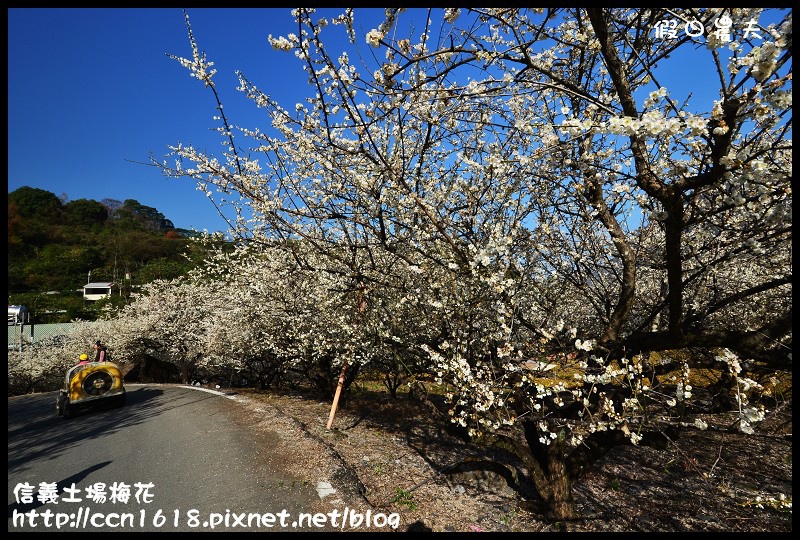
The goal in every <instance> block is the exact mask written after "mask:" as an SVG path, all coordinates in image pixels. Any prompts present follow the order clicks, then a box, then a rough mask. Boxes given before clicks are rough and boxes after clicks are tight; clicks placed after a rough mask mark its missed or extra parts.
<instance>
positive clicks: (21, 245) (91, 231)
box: [7, 186, 203, 322]
mask: <svg viewBox="0 0 800 540" xmlns="http://www.w3.org/2000/svg"><path fill="white" fill-rule="evenodd" d="M63 199H64V197H63V196H62V198H59V197H58V196H56V195H55V194H54V193H51V192H49V191H46V190H43V189H39V188H33V187H28V186H23V187H21V188H19V189H17V190H15V191H13V192H11V193H9V194H8V214H7V215H8V301H9V304H24V305H27V306H28V308H29V309H30V310H31V312H32V313H34V314H37V313H39V314H41V313H44V312H45V311H59V312H61V313H60V315H58V316H56V317H55V318H56V319H59V320H60V319H65V320H69V319H71V318H73V317H76V316H79V317H81V318H94V316H93V315H94V313H93V312H94V311H96V309H97V308H101V307H102V306H93V308H94V309H88V306H86V305H85V303H84V301H83V298H82V295H81V294H80V293H78V292H77V291H78V290H79V289H81V287H82V286H83V285H84V284H86V283H87V282H88V281H89V280H90V279H91V281H93V282H95V281H113V282H115V283H118V284H120V286H121V287H120V290H119V293H120V294H119V296H117V297H116V298H113V299H112V302H111V303H113V304H118V303H124V302H125V301H126V299H127V297H128V296H129V295H130V292H131V290H132V289H135V288H136V287H137V286H140V285H142V284H144V283H149V282H151V281H153V280H155V279H170V278H174V277H177V276H179V275H182V274H184V273H186V272H187V271H188V270H189V269H190V268H192V267H194V266H195V265H196V264H197V262H198V261H200V260H201V259H202V257H203V250H202V249H201V248H200V247H199V246H197V245H196V243H193V242H191V241H190V238H191V237H192V236H193V235H194V234H195V233H194V231H190V230H186V229H177V228H175V227H174V226H173V224H172V222H171V221H170V220H169V219H167V217H166V216H164V215H163V214H162V213H161V212H159V211H158V210H157V209H155V208H152V207H149V206H145V205H143V204H140V203H139V202H138V201H136V200H134V199H126V200H125V201H119V200H114V199H102V200H101V201H96V200H92V199H78V200H74V201H67V200H63ZM184 254H188V255H189V256H188V257H186V256H185V255H184ZM43 293H47V294H43ZM53 318H54V317H50V319H53ZM48 322H54V321H48Z"/></svg>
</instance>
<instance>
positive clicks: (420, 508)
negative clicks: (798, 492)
mask: <svg viewBox="0 0 800 540" xmlns="http://www.w3.org/2000/svg"><path fill="white" fill-rule="evenodd" d="M237 399H239V400H240V401H242V402H243V403H245V404H247V406H248V407H249V408H250V410H251V411H253V412H254V414H256V415H260V416H259V418H261V424H262V425H263V426H264V427H265V429H271V430H273V431H276V432H279V433H280V434H281V437H282V439H283V441H284V442H283V443H282V448H278V449H276V452H277V453H278V454H277V455H280V456H283V457H282V458H281V459H284V460H286V461H287V462H291V467H294V468H295V469H296V471H297V473H298V475H302V474H309V471H312V470H313V471H314V472H313V474H317V475H321V476H326V477H327V478H333V479H334V480H335V482H334V484H336V485H338V487H339V489H340V490H341V491H342V493H340V497H339V498H337V499H336V500H335V501H333V502H335V503H337V504H345V503H346V504H350V505H351V506H353V505H354V506H357V507H359V508H361V509H362V510H363V509H365V508H368V509H372V511H373V512H383V513H386V514H388V513H390V512H396V513H398V514H399V515H400V526H399V527H398V529H397V530H398V531H434V532H439V531H450V532H461V531H465V532H469V531H474V532H514V531H517V532H521V531H524V532H564V531H568V532H640V531H641V532H645V531H651V532H695V531H697V532H701V531H717V532H791V530H792V508H791V497H792V438H791V410H790V409H788V410H787V409H784V410H781V411H779V413H777V414H774V415H772V416H771V417H770V418H768V421H765V422H764V423H762V425H760V426H759V430H758V431H757V434H756V435H755V436H745V435H742V434H739V433H735V432H730V431H724V430H714V429H709V430H706V431H698V430H691V431H688V432H686V433H684V434H683V435H682V436H681V438H680V439H679V440H678V441H677V442H676V445H674V446H670V448H668V449H667V450H655V449H652V448H647V447H633V446H627V447H618V448H615V449H614V450H613V451H612V453H610V454H609V455H607V456H606V457H605V458H603V459H602V460H601V461H600V462H599V463H598V464H597V465H596V466H595V467H594V468H593V470H591V471H590V472H589V473H588V474H587V475H586V476H585V477H584V478H583V479H582V480H581V481H580V482H579V483H578V484H577V485H576V486H575V497H576V503H577V506H578V509H579V512H580V514H581V517H580V519H577V520H575V521H571V522H568V523H565V522H554V521H552V520H549V519H547V517H546V514H545V513H544V512H543V510H542V509H541V508H540V507H539V506H538V505H537V504H536V497H535V495H534V494H532V493H531V492H530V491H529V490H527V489H526V488H525V487H524V485H522V486H521V485H520V484H519V483H517V482H516V481H515V479H514V476H513V474H512V472H513V471H516V472H517V473H519V472H521V469H519V468H518V467H517V464H515V463H513V462H512V461H509V460H508V458H503V457H501V456H492V455H488V454H486V452H485V451H483V450H481V449H480V448H475V447H471V446H469V445H466V444H464V443H463V442H461V441H459V440H458V439H455V438H453V437H451V436H449V435H448V434H447V433H445V432H444V431H443V430H442V429H441V427H440V426H438V425H437V424H436V423H435V422H433V421H432V420H431V414H430V412H429V411H428V410H427V409H426V408H425V407H424V406H422V405H421V404H420V402H418V401H415V400H413V399H410V398H408V397H406V396H400V397H398V398H396V399H390V398H388V397H387V396H386V395H385V394H384V395H381V394H380V393H377V392H376V393H369V392H362V393H359V394H358V395H356V396H352V397H349V398H348V400H347V402H346V403H344V404H343V405H342V406H341V407H340V408H339V409H338V410H337V411H336V414H335V417H334V420H333V425H332V429H331V430H328V429H326V424H327V421H328V417H329V413H330V408H331V403H330V402H326V401H321V400H319V398H315V397H313V396H310V395H303V394H302V393H279V392H255V391H242V390H237ZM729 420H730V419H726V418H708V419H707V421H708V423H709V425H710V426H712V427H714V426H724V425H727V424H726V422H728V421H729ZM326 463H327V465H326ZM334 469H335V470H334ZM781 495H783V496H784V497H785V502H782V503H781V502H774V501H780V497H781Z"/></svg>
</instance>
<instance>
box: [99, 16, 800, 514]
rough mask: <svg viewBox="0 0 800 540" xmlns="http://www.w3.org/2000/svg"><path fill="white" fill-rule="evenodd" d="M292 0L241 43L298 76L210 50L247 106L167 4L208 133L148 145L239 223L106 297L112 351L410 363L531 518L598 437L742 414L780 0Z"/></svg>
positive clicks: (762, 305) (777, 352) (777, 333)
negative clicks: (254, 44)
mask: <svg viewBox="0 0 800 540" xmlns="http://www.w3.org/2000/svg"><path fill="white" fill-rule="evenodd" d="M292 14H293V16H294V17H295V20H296V27H297V33H294V34H288V35H285V36H269V42H270V43H271V44H272V46H273V47H274V48H275V49H278V50H279V51H285V52H286V54H293V55H294V56H295V57H296V58H297V61H298V62H300V63H302V65H303V66H304V69H305V71H306V74H307V76H308V83H309V86H308V92H307V94H306V95H307V98H306V99H304V100H302V101H301V102H299V103H297V104H280V103H277V102H276V101H275V100H273V99H272V98H271V97H270V95H269V91H268V90H269V89H268V88H259V87H258V86H257V85H256V84H255V82H253V81H254V80H256V79H255V78H254V76H255V77H257V76H258V75H260V74H254V75H250V76H246V75H245V74H244V73H239V81H240V85H239V88H238V90H239V91H241V92H243V93H244V95H246V96H247V97H248V98H249V99H250V100H252V103H253V115H252V116H251V117H249V118H247V119H241V120H242V121H245V122H246V123H247V124H248V125H244V124H242V125H240V124H238V123H236V120H239V119H233V118H228V117H227V116H226V114H225V113H224V112H223V111H224V108H223V106H222V96H223V95H225V93H224V91H223V90H222V89H218V88H217V87H216V86H215V80H214V74H215V70H214V68H213V67H212V66H213V63H212V62H211V61H209V60H207V58H206V54H205V53H204V52H201V49H200V45H199V44H198V43H196V41H195V39H194V36H193V34H192V31H191V25H190V20H189V17H188V15H187V17H186V25H187V29H188V30H189V43H190V46H191V50H192V55H191V57H189V58H182V57H180V56H173V58H175V59H176V60H178V61H179V62H180V64H181V65H183V66H184V67H185V68H186V69H187V70H188V71H189V73H190V74H191V75H192V76H193V77H195V78H197V79H198V80H199V81H200V82H202V83H203V85H204V86H205V87H206V89H207V90H206V91H210V92H211V93H212V94H213V96H214V99H215V100H216V103H217V106H218V110H219V116H218V117H217V118H218V121H219V125H218V126H216V127H217V129H218V131H219V134H220V137H221V138H222V141H223V142H224V143H225V146H224V148H223V150H222V151H221V152H220V153H219V154H218V155H215V154H213V153H206V152H204V151H201V150H199V149H198V148H195V147H193V146H192V145H191V143H181V144H179V145H176V146H175V147H174V148H172V155H170V156H167V157H166V159H164V160H158V161H157V163H158V164H159V165H160V166H161V167H162V168H163V170H164V172H165V173H166V174H168V175H170V176H175V177H188V178H190V179H193V180H195V181H197V183H198V186H199V187H200V188H202V189H205V190H207V192H208V194H209V196H210V197H211V198H212V199H214V202H215V204H217V205H219V206H220V207H222V206H232V207H234V208H235V209H236V210H237V214H236V215H237V216H238V219H237V220H236V221H234V222H232V223H231V227H232V229H231V232H232V233H233V234H235V235H236V237H237V239H238V241H237V242H236V248H235V249H232V250H230V249H229V250H220V251H219V252H218V253H217V254H216V255H215V256H214V257H211V258H210V259H209V260H208V261H207V262H206V264H205V266H204V268H203V269H202V270H200V271H197V272H195V273H194V274H193V275H192V276H190V277H189V278H188V279H185V280H177V281H175V282H156V283H154V284H152V285H151V286H150V287H148V289H147V290H146V291H145V294H143V295H142V296H141V297H140V298H139V299H138V300H137V301H136V302H135V303H133V304H132V305H131V306H129V307H128V308H127V309H126V310H125V311H124V312H123V313H122V314H120V316H119V317H118V318H116V319H115V320H114V321H109V322H108V323H107V324H109V325H112V326H111V327H110V328H112V327H113V331H112V330H111V329H109V341H113V343H112V346H114V347H115V348H116V349H118V350H119V351H120V352H118V353H117V358H120V356H122V355H129V357H130V358H135V356H136V354H143V353H144V352H145V351H148V354H155V355H158V356H159V357H161V358H162V359H165V360H167V361H170V362H174V363H176V364H178V365H180V366H181V367H182V369H183V373H184V377H185V378H187V379H188V377H189V376H190V373H191V372H192V370H193V369H196V368H197V367H198V366H216V367H217V368H219V369H230V370H240V369H245V368H248V369H250V370H256V371H258V373H260V374H261V375H260V377H262V378H263V379H262V380H261V381H260V382H261V383H263V384H264V385H266V386H269V385H271V384H277V383H279V382H280V380H281V379H282V378H285V377H288V376H289V375H290V374H292V373H295V374H296V373H301V374H304V376H306V377H307V378H308V379H309V380H313V381H316V382H318V383H319V385H321V387H325V385H328V386H327V388H328V390H330V389H331V388H332V387H333V385H335V382H336V378H337V376H338V374H339V368H340V367H341V366H342V365H349V368H348V370H347V378H348V381H346V384H349V382H352V380H354V379H355V378H356V377H358V374H359V370H363V369H365V368H368V367H373V368H377V369H378V370H380V371H381V372H383V373H385V374H386V378H387V385H389V387H390V388H392V387H393V388H396V387H397V384H398V383H397V381H398V380H409V381H413V380H418V381H424V380H427V381H429V384H430V383H431V382H436V383H438V384H440V385H442V387H443V388H445V389H446V398H447V400H448V403H449V421H450V422H452V424H453V426H454V427H455V428H456V429H459V430H460V433H461V434H462V435H463V436H464V437H465V438H467V439H469V440H471V441H473V442H476V443H478V444H484V445H487V446H493V447H495V448H499V449H504V450H506V451H508V452H511V453H513V454H514V455H516V456H517V457H518V458H519V460H520V462H521V463H523V464H524V467H525V469H526V478H527V479H528V481H530V482H532V484H533V486H534V487H535V489H536V491H537V492H538V494H539V495H540V497H541V499H542V500H543V501H544V502H546V503H547V504H548V505H549V508H550V510H551V512H552V515H553V516H554V517H555V518H557V519H566V518H570V517H574V516H575V513H576V509H575V505H574V501H573V497H572V489H571V486H572V483H573V482H575V481H576V480H577V479H579V478H580V477H581V475H582V474H583V473H584V472H585V471H586V470H587V469H588V467H589V466H590V465H591V464H592V463H594V462H595V461H596V460H597V459H598V458H599V457H601V456H602V455H603V454H604V453H605V452H607V451H608V450H609V449H610V448H611V447H613V446H614V445H618V444H666V443H675V442H676V441H677V440H678V439H676V437H678V435H679V433H680V430H685V429H706V428H707V427H708V423H707V422H706V420H704V417H703V415H705V414H710V413H723V412H724V413H730V414H733V416H734V418H735V422H734V424H733V425H732V426H731V427H732V428H733V429H738V430H741V431H744V432H750V433H752V432H753V430H754V429H755V428H756V427H757V425H758V422H759V421H761V420H763V419H764V418H765V415H767V414H769V413H770V410H771V408H774V407H776V406H778V400H777V398H776V397H775V396H776V390H775V388H776V384H775V381H776V380H777V376H778V375H779V374H781V373H787V372H788V373H790V372H791V320H792V307H791V305H792V288H791V277H792V275H791V274H792V270H791V234H792V233H791V220H792V216H791V199H792V191H791V189H792V188H791V179H792V168H791V161H792V140H791V133H792V130H791V124H792V122H791V82H792V75H791V39H792V25H791V22H792V18H791V17H792V16H791V10H772V9H762V8H708V9H704V8H685V9H684V8H680V9H677V8H676V9H667V8H652V9H622V8H615V9H606V8H588V9H584V8H580V9H578V8H569V9H566V8H565V9H562V8H547V9H517V8H486V9H456V8H447V9H430V10H424V9H413V10H408V11H405V10H403V9H396V8H392V9H387V10H386V11H385V18H384V20H383V22H382V23H380V24H379V25H378V26H377V27H375V28H374V29H372V30H371V31H369V32H368V33H366V34H365V35H362V34H359V33H358V32H357V30H356V29H357V28H360V27H361V25H360V24H358V21H359V18H358V17H359V12H358V10H345V11H344V12H343V13H341V14H340V15H337V16H323V15H321V14H318V13H316V12H315V11H314V10H312V9H295V10H293V12H292ZM673 23H674V24H673ZM674 28H678V29H682V28H685V29H686V31H677V32H672V31H665V29H666V30H670V29H674ZM722 29H725V30H727V33H722V31H721V30H722ZM745 29H747V30H748V32H747V35H746V36H745V35H744V34H745V33H744V32H743V30H745ZM690 30H692V31H690ZM332 38H338V39H332ZM342 38H345V39H346V40H349V41H347V43H345V45H346V47H345V46H344V45H340V46H339V48H338V49H337V48H335V46H333V45H331V44H333V43H338V44H342V43H344V42H345V39H342ZM686 55H692V57H693V59H694V60H695V61H696V65H701V66H703V69H702V70H698V71H696V72H692V73H687V72H686V71H682V69H681V65H680V58H681V57H685V56H686ZM682 78H683V79H687V78H691V81H692V85H693V86H694V87H696V88H702V89H703V90H704V91H703V92H702V93H698V94H699V96H700V97H695V96H694V95H693V92H692V90H678V88H686V85H685V84H684V83H685V81H681V79H682ZM709 91H710V92H709ZM708 95H712V97H711V98H707V97H705V96H708ZM231 321H236V324H231ZM700 372H702V373H704V374H705V376H704V378H702V380H703V381H705V382H704V383H702V384H701V383H700V382H699V381H700V379H698V378H697V374H698V373H700ZM709 374H712V375H709ZM392 385H394V386H392ZM329 395H330V394H329Z"/></svg>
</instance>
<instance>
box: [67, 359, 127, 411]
mask: <svg viewBox="0 0 800 540" xmlns="http://www.w3.org/2000/svg"><path fill="white" fill-rule="evenodd" d="M126 400H127V396H126V394H125V387H124V386H123V384H122V372H121V371H120V370H119V367H118V366H117V365H116V364H115V363H113V362H85V363H84V362H82V363H81V364H78V365H77V366H73V367H71V368H70V369H69V370H67V375H66V377H65V380H64V387H63V388H62V389H61V390H60V391H59V392H58V398H57V399H56V412H57V413H58V416H63V417H65V418H70V417H71V416H73V415H74V414H75V413H76V412H77V411H78V410H80V409H85V408H90V407H94V406H107V407H121V406H123V405H125V402H126Z"/></svg>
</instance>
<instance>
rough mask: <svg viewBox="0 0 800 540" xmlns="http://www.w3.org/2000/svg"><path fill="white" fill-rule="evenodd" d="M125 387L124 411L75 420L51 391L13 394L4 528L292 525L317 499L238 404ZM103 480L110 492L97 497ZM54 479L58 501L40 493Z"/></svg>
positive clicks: (179, 390)
mask: <svg viewBox="0 0 800 540" xmlns="http://www.w3.org/2000/svg"><path fill="white" fill-rule="evenodd" d="M126 388H127V391H128V400H127V405H125V406H124V407H121V408H116V409H107V410H92V411H86V412H84V413H80V414H78V415H77V416H76V417H74V418H71V419H64V418H61V417H59V416H57V415H56V410H55V400H56V393H55V392H53V393H47V394H34V395H29V396H17V397H13V398H9V399H8V530H9V532H15V531H54V532H55V531H57V530H60V531H76V530H77V531H81V530H86V531H166V532H172V531H203V532H207V531H211V530H214V531H241V532H243V531H248V532H252V531H263V532H269V531H276V530H284V529H286V530H297V529H296V528H294V527H293V526H292V525H293V522H294V523H295V524H296V520H297V518H298V516H299V514H300V513H302V512H308V511H309V510H308V509H309V508H310V507H311V505H312V504H313V503H314V502H315V501H319V495H318V493H317V491H316V488H315V486H312V485H308V483H304V482H298V481H297V480H293V479H292V478H290V477H288V476H287V475H286V474H284V473H282V471H280V464H275V463H273V462H272V461H271V460H270V457H269V448H270V444H271V443H270V434H269V433H259V432H255V431H253V430H248V429H246V426H242V425H240V424H241V422H238V423H237V419H238V418H239V417H241V416H242V415H241V414H238V415H237V412H239V413H240V412H241V410H240V409H239V408H240V407H241V406H242V405H241V404H239V403H237V402H235V401H233V400H231V399H227V398H226V397H225V396H221V395H217V394H212V393H208V392H202V391H199V390H197V389H192V388H186V387H175V386H158V385H128V386H126ZM97 483H103V484H105V489H98V490H95V491H96V493H93V492H92V487H93V486H96V484H97ZM25 484H27V485H28V486H31V488H30V489H27V490H26V489H25ZM48 484H50V485H54V493H55V494H56V497H55V500H49V501H48V500H44V501H42V500H39V497H40V496H41V495H46V493H47V489H48V488H47V485H48ZM115 484H116V487H117V488H123V490H121V491H120V490H115V493H119V494H124V487H125V485H127V486H129V490H130V497H129V498H128V500H127V502H124V495H120V496H118V497H115V498H114V500H112V489H111V488H112V486H114V485H115ZM73 487H74V490H73ZM96 487H101V486H96ZM15 492H16V493H15ZM26 492H27V494H29V495H32V497H33V500H32V501H31V500H30V499H25V498H24V495H25V494H26ZM104 492H105V501H103V496H102V494H103V493H104ZM69 499H71V500H69ZM226 525H227V526H226ZM282 525H283V527H282ZM317 530H319V529H317Z"/></svg>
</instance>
